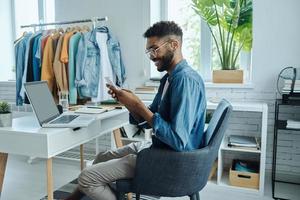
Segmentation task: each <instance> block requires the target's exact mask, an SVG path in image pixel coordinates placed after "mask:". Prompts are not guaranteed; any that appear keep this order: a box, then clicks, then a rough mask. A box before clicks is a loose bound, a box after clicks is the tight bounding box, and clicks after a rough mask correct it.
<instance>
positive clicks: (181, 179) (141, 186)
mask: <svg viewBox="0 0 300 200" xmlns="http://www.w3.org/2000/svg"><path fill="white" fill-rule="evenodd" d="M231 111H232V106H231V104H230V103H229V102H228V101H227V100H225V99H223V100H222V101H221V102H220V103H219V105H218V106H217V108H216V110H215V111H214V113H213V116H212V119H211V121H210V122H209V125H208V128H207V130H206V133H205V134H204V137H205V138H204V142H205V147H203V148H201V149H197V150H193V151H189V152H176V151H173V150H170V149H159V148H147V149H143V150H142V151H141V152H139V153H138V155H137V161H136V168H135V176H134V178H132V179H122V180H117V181H116V193H117V199H118V200H124V199H125V194H126V193H130V192H132V193H135V194H136V199H137V200H139V199H140V195H141V194H143V195H150V196H151V195H152V196H164V197H181V196H189V197H190V200H200V197H199V191H201V190H202V188H204V186H205V185H206V183H207V180H208V176H209V174H210V170H211V167H212V165H213V163H214V161H215V160H216V158H217V155H218V151H219V148H220V144H221V142H222V139H223V136H224V133H225V130H226V128H227V124H228V118H229V116H230V113H231Z"/></svg>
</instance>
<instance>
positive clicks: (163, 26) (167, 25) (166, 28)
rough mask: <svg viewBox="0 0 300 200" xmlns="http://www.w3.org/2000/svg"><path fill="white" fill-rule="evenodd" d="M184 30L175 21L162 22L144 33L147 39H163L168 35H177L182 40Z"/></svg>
mask: <svg viewBox="0 0 300 200" xmlns="http://www.w3.org/2000/svg"><path fill="white" fill-rule="evenodd" d="M182 34H183V33H182V29H181V28H180V27H179V26H178V25H177V24H176V23H175V22H173V21H161V22H157V23H155V24H153V25H152V26H151V27H150V28H148V29H147V30H146V32H145V33H144V35H143V36H144V37H145V38H149V37H155V36H156V37H159V38H162V37H164V36H168V35H175V36H178V37H180V39H182Z"/></svg>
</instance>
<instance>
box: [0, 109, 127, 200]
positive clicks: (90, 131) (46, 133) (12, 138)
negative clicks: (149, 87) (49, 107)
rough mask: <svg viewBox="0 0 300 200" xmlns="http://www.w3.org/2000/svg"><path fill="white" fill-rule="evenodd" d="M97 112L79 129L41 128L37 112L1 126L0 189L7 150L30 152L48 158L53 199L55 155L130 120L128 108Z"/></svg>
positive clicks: (48, 174) (24, 153)
mask: <svg viewBox="0 0 300 200" xmlns="http://www.w3.org/2000/svg"><path fill="white" fill-rule="evenodd" d="M95 116H96V119H95V121H94V122H93V123H91V124H90V125H89V126H88V127H86V128H80V129H79V130H76V131H73V129H71V128H41V127H40V125H39V124H38V121H37V119H36V118H35V116H34V115H30V116H26V117H20V118H16V119H13V124H12V127H1V128H0V152H2V153H1V154H0V169H1V172H0V192H1V191H2V183H3V178H4V174H5V166H6V160H7V154H19V155H27V156H33V157H40V158H46V159H47V192H48V200H53V177H52V157H54V156H56V155H58V154H60V153H62V152H64V151H67V150H69V149H71V148H74V147H76V146H79V145H81V147H82V144H84V143H86V142H88V141H90V140H92V139H94V138H97V137H99V136H101V135H102V134H105V133H107V132H111V131H113V130H115V129H118V128H120V127H122V126H124V125H127V124H128V111H127V110H126V109H121V110H112V111H109V112H105V113H102V114H97V115H95ZM81 149H82V148H81ZM81 153H82V152H81ZM81 158H82V156H81ZM81 161H82V160H81ZM81 163H82V162H81ZM1 166H2V167H1Z"/></svg>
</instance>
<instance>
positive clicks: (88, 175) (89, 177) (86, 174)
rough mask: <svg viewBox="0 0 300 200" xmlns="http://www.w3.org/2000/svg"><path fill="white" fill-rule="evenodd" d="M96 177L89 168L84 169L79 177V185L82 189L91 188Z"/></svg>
mask: <svg viewBox="0 0 300 200" xmlns="http://www.w3.org/2000/svg"><path fill="white" fill-rule="evenodd" d="M94 179H95V177H94V176H93V173H92V172H91V171H90V170H89V168H86V169H84V170H83V171H82V172H81V173H80V174H79V176H78V185H79V186H80V187H84V188H87V187H90V186H91V185H93V183H94Z"/></svg>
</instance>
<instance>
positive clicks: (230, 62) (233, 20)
mask: <svg viewBox="0 0 300 200" xmlns="http://www.w3.org/2000/svg"><path fill="white" fill-rule="evenodd" d="M192 7H193V9H194V10H195V12H196V13H197V14H198V15H200V16H201V18H202V19H203V20H204V21H205V22H206V23H207V25H208V28H209V30H210V32H211V34H212V38H213V40H214V43H215V45H216V50H217V53H218V58H219V61H220V65H221V66H220V68H221V70H215V69H214V70H213V82H214V83H243V71H242V70H238V67H237V60H238V57H239V54H240V52H241V50H242V49H243V50H244V51H250V50H251V48H252V0H192Z"/></svg>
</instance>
